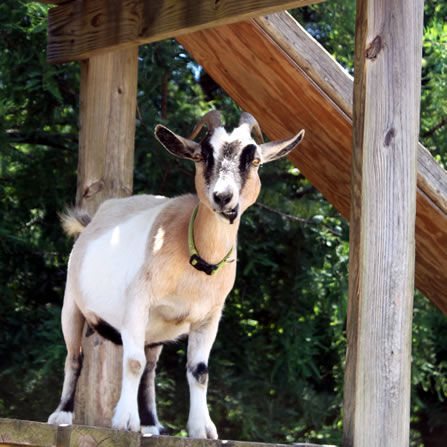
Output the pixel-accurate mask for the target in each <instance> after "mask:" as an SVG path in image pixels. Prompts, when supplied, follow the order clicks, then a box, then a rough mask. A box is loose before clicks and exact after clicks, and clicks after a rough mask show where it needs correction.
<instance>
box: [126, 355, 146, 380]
mask: <svg viewBox="0 0 447 447" xmlns="http://www.w3.org/2000/svg"><path fill="white" fill-rule="evenodd" d="M127 370H128V371H129V372H130V373H131V374H133V375H135V376H141V374H142V373H143V370H144V366H143V363H142V361H141V358H137V357H135V356H134V357H129V358H128V359H127Z"/></svg>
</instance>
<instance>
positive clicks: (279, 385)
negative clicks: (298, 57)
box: [0, 0, 447, 447]
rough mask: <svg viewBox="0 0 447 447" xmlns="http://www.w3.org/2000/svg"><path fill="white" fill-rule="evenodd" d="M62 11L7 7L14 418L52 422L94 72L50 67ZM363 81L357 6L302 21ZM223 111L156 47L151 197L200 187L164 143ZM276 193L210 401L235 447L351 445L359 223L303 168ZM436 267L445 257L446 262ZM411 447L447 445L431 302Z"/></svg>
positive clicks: (429, 49) (3, 125)
mask: <svg viewBox="0 0 447 447" xmlns="http://www.w3.org/2000/svg"><path fill="white" fill-rule="evenodd" d="M47 9H48V7H47V6H42V5H40V4H37V3H33V2H25V1H12V0H7V1H2V2H1V3H0V365H1V366H0V416H1V417H11V418H20V419H32V420H38V421H44V420H46V418H47V417H48V415H49V414H50V413H51V411H52V410H53V409H54V407H55V406H56V404H57V401H58V396H59V391H60V387H61V383H62V375H63V362H64V356H65V347H64V344H63V339H62V334H61V330H60V322H59V319H60V309H61V304H62V297H63V290H64V281H65V266H66V263H67V258H68V254H69V252H70V247H71V244H72V241H71V240H68V239H67V238H66V237H65V236H64V234H63V233H62V231H61V228H60V225H59V221H58V215H57V213H58V212H59V211H61V210H62V209H63V208H64V207H65V205H66V204H70V203H73V201H74V197H75V187H76V167H77V139H78V121H77V117H78V92H79V64H77V63H70V64H65V65H48V64H47V63H46V28H47V21H46V17H47ZM293 13H294V15H295V16H296V17H297V18H298V19H299V20H300V21H301V23H303V24H304V25H305V26H306V28H307V29H308V30H309V31H310V32H311V33H312V35H314V36H315V37H316V38H317V39H318V40H320V42H322V43H323V44H324V45H325V46H326V48H327V49H328V50H329V51H330V52H331V53H332V54H333V55H334V56H335V57H336V58H337V59H338V60H339V62H340V63H342V64H343V65H344V66H345V67H346V69H347V70H348V71H350V72H352V71H353V51H354V42H353V41H354V39H353V33H354V18H355V2H354V0H349V1H346V0H345V1H342V0H340V1H335V0H332V1H328V2H325V3H322V4H320V5H316V6H312V7H307V8H303V9H300V10H297V11H294V12H293ZM446 16H447V4H446V3H445V2H437V1H434V0H426V2H425V32H424V55H423V85H422V112H421V140H422V142H423V143H424V144H425V145H426V147H428V148H429V149H430V151H431V152H432V154H433V155H434V156H435V157H436V159H437V160H438V161H439V162H440V163H441V164H442V165H443V166H444V167H445V166H446V165H447V150H446V147H447V125H446V118H447V104H446V98H447V68H446V67H447V63H446V62H447V48H446V45H447V25H446ZM210 108H218V109H220V110H222V111H223V113H224V116H225V117H226V123H227V125H230V126H231V125H234V124H235V123H236V122H237V119H238V115H239V113H240V110H239V108H238V107H237V105H235V104H234V103H233V101H232V100H231V99H230V98H229V97H228V96H227V95H226V94H225V92H224V91H222V89H220V88H219V86H218V85H216V84H215V83H214V82H213V81H212V79H211V78H210V77H209V76H208V75H207V74H206V73H205V72H204V71H203V70H202V69H201V68H200V67H199V66H198V65H197V64H196V63H195V62H194V60H192V59H191V58H190V56H189V55H188V54H187V53H186V52H185V51H184V49H183V48H182V47H181V46H179V45H178V44H177V43H176V41H174V40H167V41H163V42H159V43H156V44H153V45H146V46H143V47H141V48H140V72H139V87H138V114H137V131H136V142H135V150H136V157H135V188H134V191H135V193H137V194H138V193H142V192H151V193H157V194H165V195H175V194H179V193H182V192H186V191H192V190H193V165H192V164H189V163H187V162H184V161H181V160H177V159H174V158H172V157H171V156H169V155H168V154H167V152H166V151H164V150H163V149H162V148H161V147H160V146H159V145H158V143H157V142H156V141H155V139H154V136H153V128H154V126H155V124H157V123H160V122H164V123H167V124H168V125H169V127H170V128H172V129H174V130H176V131H177V132H179V133H180V134H183V135H188V134H189V133H190V131H191V129H192V128H193V126H194V124H195V123H196V122H197V120H198V119H199V117H200V116H201V115H202V114H203V113H205V112H206V111H208V110H209V109H210ZM261 178H262V181H263V192H262V194H261V196H260V198H259V202H260V203H262V204H265V205H267V206H268V207H270V208H272V209H274V210H276V211H280V212H281V213H283V214H286V215H290V216H296V217H300V218H302V219H305V221H306V222H305V223H303V222H298V221H296V220H293V219H292V218H290V217H284V216H281V215H280V214H278V213H277V212H274V211H271V210H269V209H266V208H264V207H262V206H259V205H255V206H253V207H252V208H251V209H250V210H249V211H248V212H247V213H246V214H245V215H244V218H243V221H242V224H241V229H240V237H239V248H240V263H239V271H238V278H237V282H236V286H235V288H234V290H233V292H232V293H231V295H230V296H229V298H228V301H227V305H226V308H225V312H224V316H223V319H222V322H221V326H220V331H219V334H218V338H217V341H216V344H215V347H214V349H213V352H212V355H211V360H210V372H211V381H210V387H209V388H210V390H209V402H210V407H211V414H212V417H213V419H214V421H215V422H216V425H217V427H218V430H219V433H220V436H221V438H224V439H225V438H227V439H228V438H233V439H240V440H260V441H273V442H288V443H291V442H297V441H314V442H320V443H324V442H326V443H329V442H330V443H334V444H340V440H341V431H342V428H341V424H342V392H343V389H342V387H343V367H344V356H345V320H346V299H347V276H348V273H347V265H348V253H349V248H348V231H349V227H348V224H347V222H346V221H345V220H344V219H343V218H342V217H341V216H340V215H339V213H338V212H337V211H336V210H335V209H334V208H333V207H332V206H331V205H330V204H329V203H327V201H326V200H325V199H324V198H323V197H322V196H321V194H319V192H318V191H316V190H315V189H314V188H313V187H312V185H310V184H309V182H308V181H307V180H306V179H305V178H304V177H303V176H302V175H300V173H299V172H298V171H297V170H296V169H295V168H294V167H293V166H292V165H290V164H289V163H288V162H287V161H282V162H279V163H276V164H271V165H267V166H265V167H264V168H262V171H261ZM435 263H436V259H433V264H434V265H435ZM413 334H414V335H413V375H412V403H411V409H412V413H411V420H412V432H411V438H412V439H411V445H412V446H426V447H430V446H441V445H443V446H445V439H447V431H446V421H447V403H446V397H447V319H446V318H445V317H444V316H443V315H441V314H440V312H439V311H438V310H437V309H435V308H434V307H433V306H432V305H431V304H430V303H429V302H428V301H427V300H426V299H425V298H424V297H423V296H421V295H420V294H419V293H416V298H415V309H414V331H413ZM185 346H186V345H185V343H179V344H178V345H174V346H171V347H169V348H168V349H166V350H165V352H164V355H163V356H162V360H161V363H160V367H159V375H158V383H157V388H158V402H159V409H160V410H159V412H160V417H161V420H162V422H163V423H164V424H165V425H166V426H167V427H168V428H169V429H170V431H171V433H173V434H179V435H185V432H184V431H183V427H184V426H185V422H186V418H187V405H188V395H187V385H186V379H185V371H184V366H185Z"/></svg>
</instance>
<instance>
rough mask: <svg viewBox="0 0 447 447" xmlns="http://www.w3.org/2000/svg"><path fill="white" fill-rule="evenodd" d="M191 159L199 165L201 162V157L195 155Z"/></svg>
mask: <svg viewBox="0 0 447 447" xmlns="http://www.w3.org/2000/svg"><path fill="white" fill-rule="evenodd" d="M192 159H193V160H194V161H195V162H196V163H199V162H200V161H202V160H203V159H202V157H201V156H200V155H199V154H196V155H194V156H193V157H192Z"/></svg>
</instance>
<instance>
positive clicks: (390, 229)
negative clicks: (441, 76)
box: [343, 0, 424, 447]
mask: <svg viewBox="0 0 447 447" xmlns="http://www.w3.org/2000/svg"><path fill="white" fill-rule="evenodd" d="M423 8H424V2H423V0H357V20H356V45H355V78H354V123H353V125H354V129H353V130H354V136H353V160H352V183H351V236H350V247H351V249H350V250H351V254H350V273H349V305H348V322H347V325H348V326H347V332H348V333H347V337H348V347H347V357H346V371H345V387H344V393H345V395H344V441H343V445H344V447H352V446H355V447H360V446H361V447H369V446H371V447H377V446H381V447H387V446H389V447H405V446H408V445H409V423H410V415H409V412H410V367H411V324H412V309H413V282H414V224H415V211H416V148H417V141H418V138H417V137H418V132H419V107H420V70H421V58H422V26H423Z"/></svg>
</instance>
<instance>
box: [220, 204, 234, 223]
mask: <svg viewBox="0 0 447 447" xmlns="http://www.w3.org/2000/svg"><path fill="white" fill-rule="evenodd" d="M218 214H219V216H222V217H223V218H224V219H226V220H227V221H228V222H229V223H230V224H232V223H233V222H234V221H235V220H236V218H237V216H238V214H239V205H237V206H236V207H235V208H233V209H231V210H225V211H219V212H218Z"/></svg>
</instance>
